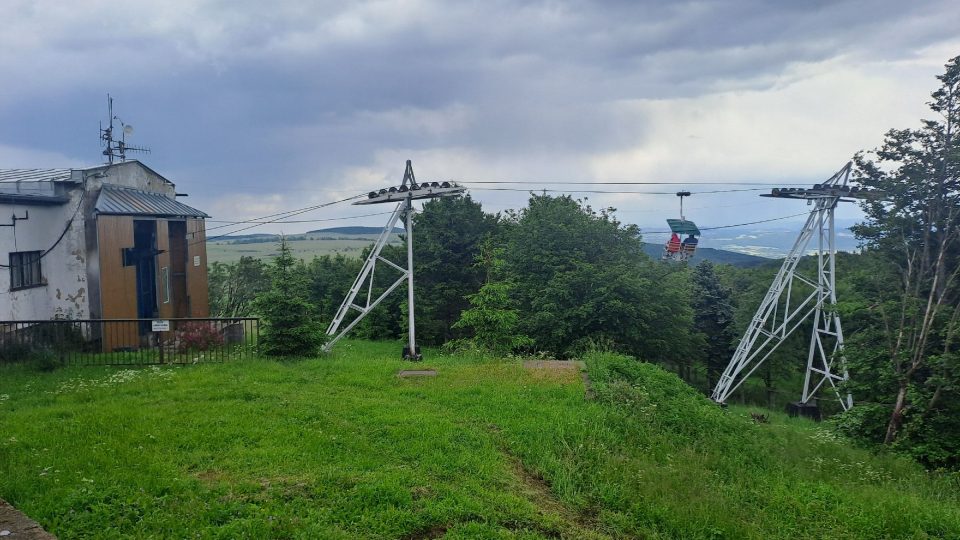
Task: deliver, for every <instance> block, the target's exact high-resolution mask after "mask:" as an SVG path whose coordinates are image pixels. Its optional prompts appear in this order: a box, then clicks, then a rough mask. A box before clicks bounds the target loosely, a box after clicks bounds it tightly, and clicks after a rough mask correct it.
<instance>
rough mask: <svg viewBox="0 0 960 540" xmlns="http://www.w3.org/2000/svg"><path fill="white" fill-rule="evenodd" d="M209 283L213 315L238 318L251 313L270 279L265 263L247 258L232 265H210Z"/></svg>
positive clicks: (211, 313)
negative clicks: (254, 302) (255, 300)
mask: <svg viewBox="0 0 960 540" xmlns="http://www.w3.org/2000/svg"><path fill="white" fill-rule="evenodd" d="M207 283H208V289H209V294H210V315H211V316H213V317H239V316H245V315H250V314H251V313H252V309H253V301H254V299H255V298H256V297H257V295H258V294H260V293H262V292H263V291H265V290H266V289H267V287H268V286H269V283H270V279H269V276H268V275H267V265H265V264H264V263H263V261H261V260H260V259H254V258H253V257H246V256H244V257H240V260H239V261H238V262H236V263H233V264H225V263H221V262H215V263H213V264H211V265H210V269H209V274H208V282H207Z"/></svg>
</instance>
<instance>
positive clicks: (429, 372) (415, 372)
mask: <svg viewBox="0 0 960 540" xmlns="http://www.w3.org/2000/svg"><path fill="white" fill-rule="evenodd" d="M436 376H437V371H436V370H435V369H405V370H403V371H401V372H400V373H397V377H403V378H408V377H436Z"/></svg>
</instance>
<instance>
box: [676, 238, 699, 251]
mask: <svg viewBox="0 0 960 540" xmlns="http://www.w3.org/2000/svg"><path fill="white" fill-rule="evenodd" d="M698 242H699V241H698V240H697V237H696V236H694V235H692V234H691V235H690V236H687V237H686V238H684V239H683V243H681V244H680V248H681V249H682V250H683V252H684V253H687V254H689V255H693V252H694V251H696V250H697V243H698Z"/></svg>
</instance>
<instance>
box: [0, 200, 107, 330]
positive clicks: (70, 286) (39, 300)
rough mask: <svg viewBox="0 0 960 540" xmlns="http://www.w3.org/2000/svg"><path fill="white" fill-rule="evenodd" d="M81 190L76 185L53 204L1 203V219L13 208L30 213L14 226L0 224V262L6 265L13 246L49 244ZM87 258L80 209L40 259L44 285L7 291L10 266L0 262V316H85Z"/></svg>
mask: <svg viewBox="0 0 960 540" xmlns="http://www.w3.org/2000/svg"><path fill="white" fill-rule="evenodd" d="M81 194H82V190H81V189H72V190H70V191H69V192H68V193H65V195H68V196H69V199H70V200H69V201H68V202H67V203H65V204H62V205H56V206H27V205H12V204H0V222H3V223H9V219H10V216H12V215H14V214H16V215H17V216H23V215H24V214H25V212H29V213H30V218H29V219H27V220H23V221H17V222H16V227H2V228H0V263H2V264H4V265H9V264H10V255H9V254H10V253H12V252H16V251H44V250H47V249H49V248H50V247H51V246H53V245H54V243H56V241H57V238H58V237H59V236H60V234H61V233H62V232H63V231H64V228H65V227H66V225H67V223H68V222H70V219H71V217H72V216H73V215H74V212H75V211H76V210H77V205H78V204H80V203H81V199H80V197H81ZM83 202H84V203H85V202H86V201H83ZM84 206H86V204H84ZM86 262H87V248H86V242H85V234H84V212H83V211H82V210H81V211H80V212H77V215H76V219H74V220H73V222H72V224H71V226H70V229H69V230H68V231H67V232H66V234H65V235H64V237H63V239H62V240H61V241H60V243H59V244H57V246H56V247H54V248H53V250H52V251H51V252H50V253H48V254H47V255H46V256H44V258H43V259H42V260H41V261H40V271H41V275H42V276H43V279H44V281H45V284H44V285H40V286H37V287H31V288H29V289H21V290H16V291H11V290H10V269H9V268H0V320H20V321H23V320H46V319H51V318H54V317H70V318H74V319H82V318H87V317H89V315H90V298H89V294H88V293H89V288H88V286H87V264H86Z"/></svg>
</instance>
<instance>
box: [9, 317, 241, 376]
mask: <svg viewBox="0 0 960 540" xmlns="http://www.w3.org/2000/svg"><path fill="white" fill-rule="evenodd" d="M259 338H260V324H259V319H256V318H253V317H233V318H189V319H186V318H181V319H53V320H36V321H0V364H3V363H14V362H27V361H34V360H35V361H40V362H46V363H51V364H55V365H97V366H100V365H147V364H196V363H203V362H224V361H227V360H236V359H241V358H244V357H252V356H255V355H256V354H257V345H258V343H259V341H260V339H259Z"/></svg>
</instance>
